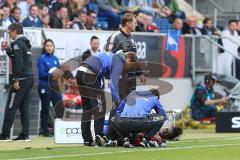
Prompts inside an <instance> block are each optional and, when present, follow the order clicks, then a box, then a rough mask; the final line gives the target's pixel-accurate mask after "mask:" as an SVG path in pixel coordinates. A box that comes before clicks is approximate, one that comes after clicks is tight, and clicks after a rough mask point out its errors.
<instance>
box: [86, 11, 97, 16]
mask: <svg viewBox="0 0 240 160" xmlns="http://www.w3.org/2000/svg"><path fill="white" fill-rule="evenodd" d="M92 13H94V14H97V12H96V11H88V12H87V15H88V16H90V15H91V14H92Z"/></svg>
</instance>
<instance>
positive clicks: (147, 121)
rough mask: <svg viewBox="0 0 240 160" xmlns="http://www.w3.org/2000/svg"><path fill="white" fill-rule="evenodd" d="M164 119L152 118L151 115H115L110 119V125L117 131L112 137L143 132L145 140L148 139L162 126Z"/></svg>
mask: <svg viewBox="0 0 240 160" xmlns="http://www.w3.org/2000/svg"><path fill="white" fill-rule="evenodd" d="M163 123H164V120H154V117H153V116H149V117H134V118H131V117H115V118H114V119H112V123H111V127H112V128H113V129H114V130H115V132H116V133H117V135H116V136H117V137H112V138H113V139H117V138H121V139H123V138H125V137H128V138H130V139H131V134H138V133H143V132H144V133H145V138H146V140H150V139H151V137H153V136H154V135H155V134H156V133H157V132H158V131H159V130H160V128H161V127H162V125H163Z"/></svg>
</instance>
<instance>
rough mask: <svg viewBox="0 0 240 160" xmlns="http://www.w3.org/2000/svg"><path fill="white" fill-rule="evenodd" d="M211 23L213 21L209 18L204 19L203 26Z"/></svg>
mask: <svg viewBox="0 0 240 160" xmlns="http://www.w3.org/2000/svg"><path fill="white" fill-rule="evenodd" d="M209 21H212V19H211V18H209V17H206V18H204V20H203V24H207V23H208V22H209Z"/></svg>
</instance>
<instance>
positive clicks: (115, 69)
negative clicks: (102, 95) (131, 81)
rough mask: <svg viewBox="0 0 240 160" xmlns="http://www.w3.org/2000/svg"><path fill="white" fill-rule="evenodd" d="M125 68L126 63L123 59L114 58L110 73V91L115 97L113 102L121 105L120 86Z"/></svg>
mask: <svg viewBox="0 0 240 160" xmlns="http://www.w3.org/2000/svg"><path fill="white" fill-rule="evenodd" d="M123 66H124V62H123V61H122V60H121V58H120V57H119V56H117V55H115V56H113V59H112V66H111V73H110V90H111V94H112V97H113V101H114V102H116V103H120V101H121V100H120V96H119V88H118V84H119V79H120V76H121V73H122V69H123Z"/></svg>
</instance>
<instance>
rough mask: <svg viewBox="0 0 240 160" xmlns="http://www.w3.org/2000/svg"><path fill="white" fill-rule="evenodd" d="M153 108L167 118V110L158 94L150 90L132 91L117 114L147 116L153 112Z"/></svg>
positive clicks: (121, 115)
mask: <svg viewBox="0 0 240 160" xmlns="http://www.w3.org/2000/svg"><path fill="white" fill-rule="evenodd" d="M152 109H155V111H156V112H157V114H159V115H162V116H163V117H164V118H165V119H167V115H166V112H165V110H164V108H163V106H162V105H161V103H160V102H159V100H158V97H157V96H155V95H153V94H152V93H151V92H150V91H148V90H146V91H132V92H131V93H129V94H128V96H127V97H126V98H125V99H124V100H123V101H122V102H121V104H120V105H119V106H118V108H117V110H116V115H118V116H120V117H146V116H148V115H150V114H151V111H152Z"/></svg>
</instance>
